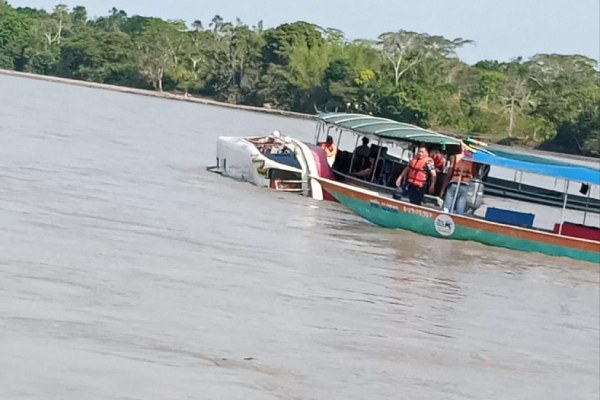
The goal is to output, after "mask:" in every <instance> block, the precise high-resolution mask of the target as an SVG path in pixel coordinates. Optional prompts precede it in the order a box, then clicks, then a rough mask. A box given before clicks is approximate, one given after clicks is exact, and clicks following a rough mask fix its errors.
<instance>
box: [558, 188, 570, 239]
mask: <svg viewBox="0 0 600 400" xmlns="http://www.w3.org/2000/svg"><path fill="white" fill-rule="evenodd" d="M568 191H569V181H565V199H564V200H563V208H562V212H561V213H560V227H559V228H558V234H559V235H562V228H563V224H564V223H565V210H566V209H567V198H568V197H569V193H568Z"/></svg>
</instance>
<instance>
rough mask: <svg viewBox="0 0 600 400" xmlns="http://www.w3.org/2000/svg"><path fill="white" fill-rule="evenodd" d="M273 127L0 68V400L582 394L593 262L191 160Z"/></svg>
mask: <svg viewBox="0 0 600 400" xmlns="http://www.w3.org/2000/svg"><path fill="white" fill-rule="evenodd" d="M274 129H278V130H280V131H282V132H284V133H286V134H290V135H293V136H295V137H300V138H304V139H310V138H312V135H313V132H314V123H313V122H310V121H303V120H297V119H291V118H284V117H279V116H272V115H266V114H259V113H251V112H246V111H237V110H232V109H224V108H219V107H214V106H205V105H197V104H191V103H185V102H176V101H169V100H163V99H157V98H150V97H143V96H136V95H131V94H123V93H117V92H111V91H104V90H99V89H90V88H83V87H77V86H71V85H65V84H59V83H49V82H44V81H36V80H30V79H24V78H17V77H8V76H0V221H1V222H2V229H1V230H0V250H1V251H0V398H2V399H246V400H252V399H357V400H358V399H400V398H403V399H528V400H532V399H544V400H546V399H566V398H569V399H589V400H597V399H598V397H599V396H600V389H599V387H600V329H599V324H600V304H599V303H600V290H599V282H600V279H599V278H600V275H599V273H600V268H599V267H598V266H597V265H593V264H590V263H583V262H576V261H572V260H567V259H563V258H553V257H547V256H544V255H540V254H528V253H520V252H513V251H510V250H504V249H497V248H492V247H486V246H483V245H479V244H476V243H464V244H463V243H456V242H450V241H444V240H438V239H433V238H426V237H422V236H418V235H414V234H411V233H408V232H403V231H393V230H386V229H381V228H378V227H374V226H372V225H370V224H368V223H366V222H365V221H363V220H361V219H360V218H358V217H356V216H354V215H353V214H351V213H349V212H348V211H346V210H345V209H344V208H343V207H342V206H341V205H339V204H335V203H328V202H316V201H313V200H311V199H307V198H303V197H300V196H296V195H293V194H284V193H274V192H270V191H269V190H265V189H260V188H256V187H254V186H252V185H250V184H247V183H242V182H237V181H234V180H231V179H228V178H224V177H221V176H218V175H216V174H212V173H209V172H207V171H206V170H205V167H206V166H207V165H213V164H214V160H215V143H216V138H217V136H219V135H249V134H262V133H265V132H269V131H272V130H274Z"/></svg>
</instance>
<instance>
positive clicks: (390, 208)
mask: <svg viewBox="0 0 600 400" xmlns="http://www.w3.org/2000/svg"><path fill="white" fill-rule="evenodd" d="M316 179H318V180H319V182H321V185H322V187H323V189H324V190H326V191H327V192H328V193H330V194H331V195H332V196H333V197H335V198H336V200H338V201H339V202H340V203H342V204H343V205H345V206H346V207H348V208H349V209H350V210H352V211H353V212H355V213H356V214H358V215H360V216H361V217H363V218H365V219H367V220H369V221H370V222H372V223H374V224H377V225H380V226H383V227H386V228H399V229H405V230H409V231H413V232H416V233H419V234H423V235H428V236H433V237H438V238H447V239H454V240H470V241H475V242H479V243H483V244H487V245H491V246H497V247H504V248H508V249H513V250H520V251H526V252H539V253H544V254H548V255H551V256H563V257H570V258H573V259H577V260H583V261H589V262H594V263H598V262H600V243H598V242H594V241H590V240H585V239H578V238H572V237H566V236H559V235H556V234H551V233H546V232H542V231H537V230H532V229H526V228H520V227H515V226H509V225H503V224H498V223H494V222H490V221H485V220H481V219H477V218H471V217H466V216H459V215H449V214H446V213H443V212H441V211H437V210H434V209H429V208H425V207H420V206H415V205H413V204H410V203H406V202H403V201H397V200H394V199H390V198H387V197H383V196H380V195H379V194H377V193H375V192H371V191H368V190H364V189H361V188H356V187H353V186H350V185H345V184H342V183H339V182H335V181H331V180H324V179H319V178H316Z"/></svg>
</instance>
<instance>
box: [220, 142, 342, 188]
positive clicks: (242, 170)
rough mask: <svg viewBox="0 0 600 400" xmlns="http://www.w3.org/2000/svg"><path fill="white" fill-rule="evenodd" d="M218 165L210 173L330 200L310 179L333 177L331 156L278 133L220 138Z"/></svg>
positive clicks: (318, 184) (316, 183)
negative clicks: (328, 157) (328, 161)
mask: <svg viewBox="0 0 600 400" xmlns="http://www.w3.org/2000/svg"><path fill="white" fill-rule="evenodd" d="M216 162H217V163H216V165H215V166H213V167H209V170H211V171H213V172H218V173H220V174H222V175H224V176H228V177H231V178H234V179H239V180H242V181H247V182H250V183H252V184H254V185H257V186H261V187H269V188H271V189H274V190H277V191H286V192H298V193H301V194H303V195H306V196H311V197H313V198H314V199H316V200H323V199H327V198H328V195H327V194H326V193H325V194H324V193H323V190H322V188H321V184H320V183H319V182H318V181H317V180H314V179H310V176H321V177H325V178H332V177H333V175H332V173H331V170H330V168H329V165H328V163H327V155H326V154H325V152H324V151H323V150H322V149H321V148H320V147H319V146H317V145H313V144H310V143H304V142H302V141H299V140H296V139H294V138H291V137H289V136H282V135H281V134H280V133H279V132H278V131H274V132H273V133H272V134H271V135H265V136H249V137H229V136H221V137H219V138H218V139H217V159H216ZM329 199H331V197H329Z"/></svg>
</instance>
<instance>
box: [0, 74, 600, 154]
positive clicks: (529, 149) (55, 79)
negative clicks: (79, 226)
mask: <svg viewBox="0 0 600 400" xmlns="http://www.w3.org/2000/svg"><path fill="white" fill-rule="evenodd" d="M0 75H9V76H16V77H21V78H29V79H37V80H42V81H47V82H56V83H64V84H68V85H76V86H83V87H89V88H95V89H102V90H111V91H115V92H121V93H130V94H136V95H140V96H149V97H157V98H161V99H167V100H176V101H185V102H190V103H196V104H203V105H210V106H217V107H224V108H230V109H236V110H244V111H252V112H259V113H265V114H273V115H280V116H283V117H290V118H300V119H306V120H314V119H315V115H312V114H303V113H299V112H294V111H286V110H278V109H273V108H265V107H256V106H247V105H241V104H231V103H225V102H221V101H216V100H212V99H207V98H202V97H195V96H191V95H187V96H185V95H182V94H176V93H171V92H158V91H155V90H147V89H138V88H132V87H127V86H117V85H110V84H106V83H97V82H88V81H80V80H76V79H67V78H60V77H57V76H50V75H38V74H32V73H28V72H18V71H13V70H7V69H0ZM449 135H451V136H455V137H462V138H464V136H461V135H458V134H452V133H449ZM481 139H482V140H484V141H487V142H489V143H494V144H495V145H498V146H502V147H505V148H512V149H518V150H521V151H527V152H530V153H534V154H538V155H546V156H553V157H562V158H567V159H571V160H579V161H585V162H593V163H596V164H597V163H599V162H600V160H598V159H597V158H593V157H586V156H582V155H576V154H571V153H559V152H553V151H547V150H539V149H536V148H535V147H533V146H527V145H524V144H516V145H511V146H506V145H502V144H500V143H495V142H493V141H491V140H489V139H486V138H485V137H482V138H481Z"/></svg>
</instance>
